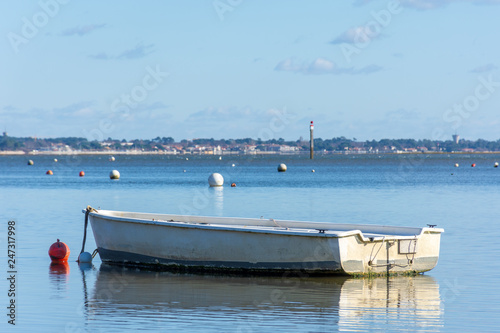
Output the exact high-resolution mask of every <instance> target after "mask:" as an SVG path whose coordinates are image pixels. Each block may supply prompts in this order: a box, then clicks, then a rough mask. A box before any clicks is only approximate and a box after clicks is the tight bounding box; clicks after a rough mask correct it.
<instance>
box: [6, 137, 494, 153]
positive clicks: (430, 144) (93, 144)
mask: <svg viewBox="0 0 500 333" xmlns="http://www.w3.org/2000/svg"><path fill="white" fill-rule="evenodd" d="M126 143H127V144H126ZM243 145H252V146H256V148H257V149H260V150H266V147H268V146H269V145H287V146H292V147H298V148H300V149H303V150H308V149H309V141H304V140H302V139H299V140H296V141H286V140H285V139H283V138H279V139H270V140H261V139H252V138H243V139H213V138H210V139H206V138H205V139H203V138H201V139H192V140H186V139H183V140H181V141H179V142H176V141H175V140H174V138H172V137H156V138H154V139H150V140H149V139H146V140H143V139H136V140H130V141H127V140H125V139H123V140H116V139H111V138H108V139H107V140H104V141H102V142H99V141H95V140H94V141H88V140H87V139H86V138H79V137H61V138H32V137H29V138H22V137H11V136H7V135H4V136H2V137H0V150H3V151H5V150H24V151H30V150H40V149H51V148H53V147H57V146H59V147H61V146H64V147H66V146H67V147H69V148H71V149H74V150H102V149H103V147H104V146H106V147H109V148H110V149H113V150H125V149H130V148H134V149H144V150H157V149H158V150H163V149H165V148H164V147H163V146H176V147H182V148H189V147H195V146H212V147H217V146H220V147H221V148H226V149H232V148H237V147H241V146H243ZM353 148H359V149H364V150H379V151H381V150H387V148H389V149H393V150H404V149H405V148H406V149H409V148H415V149H422V148H425V149H427V150H429V151H432V150H439V151H447V152H452V151H460V150H463V149H466V148H468V149H474V150H478V151H500V139H499V140H497V141H487V140H483V139H478V140H475V141H474V140H464V139H461V140H460V141H459V142H458V143H455V142H454V141H452V140H446V141H439V140H428V139H419V140H415V139H381V140H366V141H357V140H356V139H355V138H353V139H348V138H346V137H344V136H341V137H336V138H332V139H326V140H323V139H321V138H316V139H314V150H316V151H345V150H348V149H353ZM425 149H424V150H425Z"/></svg>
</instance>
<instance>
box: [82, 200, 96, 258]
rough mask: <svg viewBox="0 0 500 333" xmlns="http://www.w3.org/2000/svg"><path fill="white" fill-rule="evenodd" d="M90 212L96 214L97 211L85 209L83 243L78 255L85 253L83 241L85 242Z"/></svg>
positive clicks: (88, 207) (90, 208)
mask: <svg viewBox="0 0 500 333" xmlns="http://www.w3.org/2000/svg"><path fill="white" fill-rule="evenodd" d="M91 212H97V210H95V209H94V208H92V207H90V206H87V209H86V210H85V227H84V229H83V243H82V250H81V251H80V254H82V253H83V252H84V251H85V241H86V240H87V225H88V224H89V214H90V213H91ZM94 252H95V251H94Z"/></svg>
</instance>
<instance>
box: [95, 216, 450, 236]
mask: <svg viewBox="0 0 500 333" xmlns="http://www.w3.org/2000/svg"><path fill="white" fill-rule="evenodd" d="M107 213H108V214H107ZM114 213H118V214H121V215H132V214H139V215H143V216H144V215H146V216H151V217H153V216H156V217H174V216H175V217H183V218H185V219H186V220H188V221H189V220H196V219H222V220H231V219H236V220H240V221H244V220H248V221H249V222H250V221H252V222H253V223H255V222H256V221H260V220H259V219H256V218H232V217H210V216H196V215H175V214H155V213H136V212H125V211H112V210H95V211H92V212H90V215H91V216H92V217H97V218H101V219H107V220H112V221H119V222H124V223H141V224H149V225H157V226H168V227H176V228H192V229H203V230H215V231H237V232H248V233H267V234H279V235H288V236H301V237H327V238H344V237H350V236H356V235H358V236H359V237H360V239H361V240H362V241H363V242H382V241H390V240H407V239H418V238H420V236H422V235H423V234H424V233H442V232H444V230H443V229H441V228H430V227H423V228H415V227H398V226H396V227H394V226H385V225H369V224H366V225H364V224H338V225H339V226H344V227H345V226H348V225H352V226H353V229H350V230H346V231H343V230H332V229H329V228H321V226H318V224H322V223H324V224H325V227H326V226H327V225H332V224H333V225H335V223H332V222H308V221H292V220H273V219H266V220H262V221H263V222H264V221H265V222H269V221H274V222H275V223H276V224H277V225H276V226H265V225H243V224H218V223H217V222H215V223H205V222H195V221H189V222H188V221H174V220H170V221H169V220H163V219H158V220H155V219H153V218H152V219H151V220H149V219H146V218H141V217H131V216H116V215H113V214H114ZM280 223H282V224H287V225H288V226H287V227H284V226H280V225H279V224H280ZM294 223H311V224H312V225H314V226H317V227H318V228H314V227H311V228H305V227H300V226H296V227H293V226H290V224H294ZM355 227H367V228H373V227H385V228H396V229H405V228H407V229H418V230H420V233H419V234H413V235H397V234H381V233H367V232H365V233H363V232H362V230H361V229H355Z"/></svg>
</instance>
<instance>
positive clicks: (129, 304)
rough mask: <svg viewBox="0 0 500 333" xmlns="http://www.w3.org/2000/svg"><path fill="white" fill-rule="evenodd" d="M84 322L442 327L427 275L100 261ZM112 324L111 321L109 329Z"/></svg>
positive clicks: (246, 327)
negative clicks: (231, 270)
mask: <svg viewBox="0 0 500 333" xmlns="http://www.w3.org/2000/svg"><path fill="white" fill-rule="evenodd" d="M89 295H90V297H89V299H88V303H87V309H86V316H87V323H91V322H100V321H101V320H106V321H109V318H113V319H114V320H117V321H120V323H121V325H123V328H141V327H142V328H144V327H145V326H144V325H147V327H148V328H151V327H154V325H157V326H158V328H162V329H166V328H168V327H169V324H171V325H172V327H176V328H177V329H178V328H179V327H182V328H186V329H195V328H203V327H205V326H206V325H207V323H210V326H211V327H218V329H219V330H221V331H225V330H231V331H243V332H247V331H249V332H251V331H257V330H262V329H263V328H267V329H270V328H273V329H274V330H275V331H280V330H283V331H286V330H290V329H292V328H293V327H295V325H297V326H298V325H300V328H301V329H303V328H307V329H308V330H310V329H313V330H323V329H324V330H331V329H332V328H334V327H338V328H341V329H349V330H350V329H367V328H370V329H373V328H377V327H380V328H381V329H397V328H412V327H413V328H425V329H426V330H427V329H429V330H436V329H438V328H439V327H441V326H442V320H443V319H442V310H441V300H440V296H439V286H438V284H437V283H436V282H435V281H434V280H433V279H432V278H431V277H428V276H424V275H418V276H415V277H389V278H375V279H353V278H347V277H321V278H320V277H314V278H307V277H292V276H283V277H261V276H260V277H241V276H227V275H225V276H215V275H192V274H176V273H171V272H150V271H139V270H135V269H131V268H123V267H114V266H108V265H105V264H102V265H101V267H100V270H99V272H98V275H97V278H96V281H95V285H94V287H93V288H92V291H89ZM110 327H111V326H110Z"/></svg>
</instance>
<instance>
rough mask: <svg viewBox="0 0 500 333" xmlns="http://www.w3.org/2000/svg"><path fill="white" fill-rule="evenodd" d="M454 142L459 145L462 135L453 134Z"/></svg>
mask: <svg viewBox="0 0 500 333" xmlns="http://www.w3.org/2000/svg"><path fill="white" fill-rule="evenodd" d="M452 137H453V141H454V142H455V143H456V144H457V145H458V141H460V135H458V134H453V135H452Z"/></svg>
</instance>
